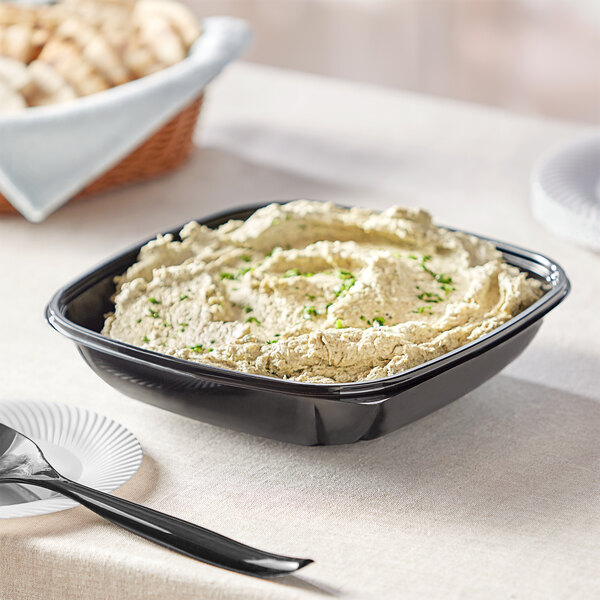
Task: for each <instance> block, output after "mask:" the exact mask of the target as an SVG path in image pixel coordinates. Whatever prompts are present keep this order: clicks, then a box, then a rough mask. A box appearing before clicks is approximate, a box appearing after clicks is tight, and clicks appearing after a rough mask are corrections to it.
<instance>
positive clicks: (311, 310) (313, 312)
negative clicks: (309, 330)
mask: <svg viewBox="0 0 600 600" xmlns="http://www.w3.org/2000/svg"><path fill="white" fill-rule="evenodd" d="M318 314H319V313H318V312H317V309H316V308H315V307H314V306H305V307H304V318H305V319H312V318H313V317H316V316H317V315H318Z"/></svg>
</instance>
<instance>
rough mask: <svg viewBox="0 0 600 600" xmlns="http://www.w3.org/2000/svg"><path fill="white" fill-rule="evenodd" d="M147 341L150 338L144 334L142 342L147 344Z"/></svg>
mask: <svg viewBox="0 0 600 600" xmlns="http://www.w3.org/2000/svg"><path fill="white" fill-rule="evenodd" d="M149 341H150V340H149V339H148V336H147V335H145V336H144V337H143V338H142V342H145V343H146V344H147V343H148V342H149Z"/></svg>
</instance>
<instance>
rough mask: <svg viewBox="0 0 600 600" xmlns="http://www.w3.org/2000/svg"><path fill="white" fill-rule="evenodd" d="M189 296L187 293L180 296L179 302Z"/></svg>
mask: <svg viewBox="0 0 600 600" xmlns="http://www.w3.org/2000/svg"><path fill="white" fill-rule="evenodd" d="M188 298H189V296H188V295H187V294H184V295H183V296H179V302H182V301H183V300H187V299H188Z"/></svg>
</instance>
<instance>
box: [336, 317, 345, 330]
mask: <svg viewBox="0 0 600 600" xmlns="http://www.w3.org/2000/svg"><path fill="white" fill-rule="evenodd" d="M343 327H344V323H343V322H342V320H341V319H337V321H336V322H335V328H336V329H342V328H343Z"/></svg>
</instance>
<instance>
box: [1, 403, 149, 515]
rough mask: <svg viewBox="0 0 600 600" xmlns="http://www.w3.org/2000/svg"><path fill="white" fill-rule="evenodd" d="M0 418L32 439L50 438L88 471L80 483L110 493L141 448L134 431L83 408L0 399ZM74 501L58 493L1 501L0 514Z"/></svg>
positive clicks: (51, 508) (47, 509) (136, 462)
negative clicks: (25, 499) (51, 496)
mask: <svg viewBox="0 0 600 600" xmlns="http://www.w3.org/2000/svg"><path fill="white" fill-rule="evenodd" d="M0 422H2V423H4V424H6V425H8V426H10V427H13V429H16V430H17V431H20V432H21V433H23V434H25V435H26V436H28V437H31V438H32V439H33V440H34V441H37V440H42V441H46V442H50V443H51V444H55V445H56V446H59V447H61V448H63V449H64V450H66V451H68V452H70V453H72V454H73V455H74V456H76V457H77V458H78V459H79V461H81V464H82V466H83V468H84V473H87V474H88V477H86V478H85V481H82V483H85V484H86V485H89V486H90V487H93V488H95V489H97V490H100V491H102V492H107V493H110V492H113V491H114V490H116V489H117V488H119V487H120V486H122V485H123V484H124V483H126V482H127V481H129V480H130V479H131V478H132V477H133V476H134V475H135V473H136V472H137V470H138V469H139V467H140V465H141V464H142V458H143V452H142V447H141V446H140V443H139V442H138V440H137V438H136V437H135V436H134V435H133V433H131V432H130V431H129V430H128V429H127V428H125V427H124V426H123V425H121V424H120V423H118V422H117V421H114V420H113V419H110V418H109V417H106V416H104V415H101V414H98V413H96V412H93V411H91V410H88V409H86V408H83V407H79V406H73V405H69V404H62V403H58V402H45V401H30V400H22V401H16V400H4V401H2V400H0ZM90 474H91V476H89V475H90ZM32 489H35V488H32ZM78 505H79V504H78V503H77V502H75V501H73V500H69V499H68V498H63V497H57V498H47V499H42V500H35V501H33V502H27V503H21V504H11V505H5V506H0V519H12V518H17V517H31V516H36V515H43V514H49V513H54V512H59V511H62V510H66V509H68V508H73V507H75V506H78Z"/></svg>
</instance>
